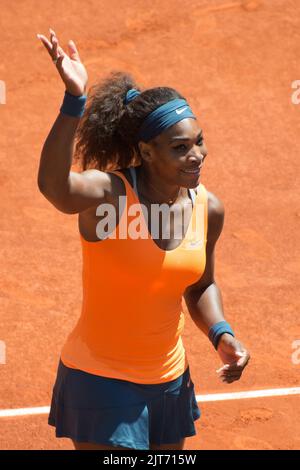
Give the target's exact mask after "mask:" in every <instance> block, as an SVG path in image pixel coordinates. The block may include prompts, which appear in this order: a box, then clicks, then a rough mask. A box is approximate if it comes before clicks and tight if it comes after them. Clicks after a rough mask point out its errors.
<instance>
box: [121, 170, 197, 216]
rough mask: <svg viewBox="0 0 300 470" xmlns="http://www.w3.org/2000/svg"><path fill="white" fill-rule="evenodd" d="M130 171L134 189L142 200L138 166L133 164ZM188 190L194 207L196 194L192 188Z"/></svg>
mask: <svg viewBox="0 0 300 470" xmlns="http://www.w3.org/2000/svg"><path fill="white" fill-rule="evenodd" d="M129 171H130V174H131V178H132V181H133V189H134V191H135V193H136V195H137V198H138V200H140V196H139V193H138V189H137V170H136V167H135V166H131V167H130V168H129ZM188 192H189V195H190V199H191V201H192V208H194V205H195V199H196V194H195V192H194V191H193V190H192V189H191V188H188Z"/></svg>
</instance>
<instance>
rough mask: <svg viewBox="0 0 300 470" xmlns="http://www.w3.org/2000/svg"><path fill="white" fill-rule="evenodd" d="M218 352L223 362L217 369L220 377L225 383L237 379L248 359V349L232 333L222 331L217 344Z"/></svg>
mask: <svg viewBox="0 0 300 470" xmlns="http://www.w3.org/2000/svg"><path fill="white" fill-rule="evenodd" d="M218 353H219V356H220V358H221V360H222V362H223V364H224V366H223V367H221V368H220V369H218V370H217V373H218V374H219V377H220V379H221V380H222V381H223V382H225V383H232V382H234V381H235V380H239V379H240V378H241V375H242V372H243V370H244V368H245V367H246V365H247V364H248V362H249V360H250V355H249V353H248V351H247V350H246V349H245V348H244V346H243V345H242V344H241V343H240V342H239V341H238V340H236V339H235V338H234V337H233V336H232V335H230V334H228V333H224V334H223V335H222V336H221V338H220V341H219V344H218Z"/></svg>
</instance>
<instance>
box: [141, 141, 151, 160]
mask: <svg viewBox="0 0 300 470" xmlns="http://www.w3.org/2000/svg"><path fill="white" fill-rule="evenodd" d="M138 148H139V150H140V153H141V156H142V158H143V159H144V160H146V161H147V162H151V161H152V152H151V147H150V145H149V144H147V143H146V142H142V141H140V142H138Z"/></svg>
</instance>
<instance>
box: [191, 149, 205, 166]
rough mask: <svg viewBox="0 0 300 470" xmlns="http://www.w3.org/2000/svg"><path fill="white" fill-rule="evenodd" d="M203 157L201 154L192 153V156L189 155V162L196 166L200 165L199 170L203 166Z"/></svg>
mask: <svg viewBox="0 0 300 470" xmlns="http://www.w3.org/2000/svg"><path fill="white" fill-rule="evenodd" d="M204 158H205V155H203V154H202V153H201V152H199V151H198V152H194V153H193V154H191V155H190V157H189V161H190V162H194V163H196V164H197V165H201V167H200V168H202V166H203V162H204Z"/></svg>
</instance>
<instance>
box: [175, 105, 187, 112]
mask: <svg viewBox="0 0 300 470" xmlns="http://www.w3.org/2000/svg"><path fill="white" fill-rule="evenodd" d="M186 109H187V106H186V107H185V108H182V109H176V113H177V114H181V113H183V111H185V110H186Z"/></svg>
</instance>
